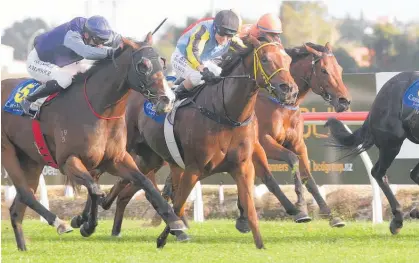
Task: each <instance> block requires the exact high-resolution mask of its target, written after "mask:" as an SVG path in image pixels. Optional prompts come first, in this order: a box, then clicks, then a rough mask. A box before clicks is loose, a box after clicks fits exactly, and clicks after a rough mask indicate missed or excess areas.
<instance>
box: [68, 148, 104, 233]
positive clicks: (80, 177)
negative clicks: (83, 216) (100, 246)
mask: <svg viewBox="0 0 419 263" xmlns="http://www.w3.org/2000/svg"><path fill="white" fill-rule="evenodd" d="M63 170H64V173H65V174H66V175H67V176H69V177H70V179H72V180H74V181H75V182H76V183H78V184H81V185H84V186H85V187H86V188H87V192H88V194H89V199H90V211H89V217H88V220H87V222H84V223H83V225H82V226H81V227H80V233H81V235H82V236H84V237H88V236H90V235H92V234H93V233H94V232H95V229H96V226H97V214H98V205H99V197H101V196H103V192H102V191H101V190H100V188H99V185H98V184H97V183H96V182H95V180H94V178H93V177H92V176H91V174H90V173H89V171H87V169H86V167H85V166H84V164H83V162H82V161H81V160H80V159H79V158H78V157H76V156H74V155H71V156H69V157H68V158H67V160H66V162H65V164H64V166H63ZM87 204H89V201H87V202H86V205H87ZM86 208H87V207H86Z"/></svg>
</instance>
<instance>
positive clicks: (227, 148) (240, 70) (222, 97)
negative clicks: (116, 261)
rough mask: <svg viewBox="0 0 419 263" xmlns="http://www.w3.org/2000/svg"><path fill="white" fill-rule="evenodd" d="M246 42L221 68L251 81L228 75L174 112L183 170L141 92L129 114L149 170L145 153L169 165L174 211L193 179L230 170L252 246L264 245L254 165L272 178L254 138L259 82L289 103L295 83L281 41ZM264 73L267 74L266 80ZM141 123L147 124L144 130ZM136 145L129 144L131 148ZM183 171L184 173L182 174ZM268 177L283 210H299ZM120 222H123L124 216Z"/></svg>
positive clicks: (117, 188) (119, 186)
mask: <svg viewBox="0 0 419 263" xmlns="http://www.w3.org/2000/svg"><path fill="white" fill-rule="evenodd" d="M248 40H249V41H250V42H251V43H252V47H251V49H250V50H249V51H247V52H245V54H244V55H238V56H236V58H235V59H233V60H232V62H231V63H230V64H229V65H228V66H226V67H224V68H223V72H224V74H223V75H225V76H228V75H233V76H234V75H243V74H249V75H251V76H252V78H253V79H255V81H250V80H248V79H243V78H226V79H224V80H223V82H221V83H218V84H216V85H211V86H209V87H206V88H204V89H202V90H201V91H200V93H199V94H198V95H197V96H196V99H195V102H194V103H192V104H191V105H190V106H187V107H183V108H180V109H179V110H178V115H176V121H175V124H174V131H175V136H176V139H177V142H178V145H179V146H180V148H181V152H182V153H183V155H182V156H183V159H184V163H185V167H186V168H185V170H184V172H183V169H182V168H180V167H179V166H177V164H176V163H175V162H174V160H173V159H172V157H171V155H170V153H169V151H168V148H167V146H166V143H165V142H164V134H163V128H162V124H159V123H157V122H154V121H153V120H150V119H149V118H148V117H147V116H145V114H144V112H143V111H142V108H141V105H142V103H143V101H144V99H140V98H139V97H141V96H136V97H138V98H134V99H133V100H132V102H133V103H134V105H133V112H135V113H133V115H134V116H135V114H136V116H138V121H136V122H135V123H136V126H137V127H133V130H135V129H137V130H138V128H140V130H139V131H138V132H137V133H138V135H134V137H136V138H135V139H134V140H135V141H134V144H136V145H137V146H138V145H141V144H146V145H148V147H149V149H150V151H146V148H141V151H144V152H143V153H142V156H143V157H144V158H143V159H142V160H143V161H145V162H147V161H148V162H149V163H147V167H148V168H151V165H150V164H151V163H150V162H152V159H149V158H148V156H150V157H151V158H153V157H152V156H153V155H150V154H151V152H152V151H154V152H156V153H157V154H158V155H160V156H161V157H162V158H163V159H164V160H166V161H168V162H169V163H170V165H171V170H172V173H171V175H172V179H173V185H174V189H176V196H175V197H174V199H173V200H174V209H175V211H176V213H177V214H178V215H179V216H183V214H184V204H185V201H186V198H187V197H188V195H189V193H190V191H191V190H192V188H193V186H194V185H195V183H196V182H197V180H200V179H203V178H205V177H207V176H209V175H211V174H214V173H219V172H228V173H230V174H231V175H232V176H233V178H234V179H235V180H236V183H237V187H238V192H239V198H240V201H241V203H242V204H243V206H244V211H245V212H246V213H247V216H248V218H249V222H250V227H251V229H252V232H253V237H254V241H255V244H256V247H257V248H262V247H263V242H262V239H261V236H260V232H259V228H258V220H257V216H256V211H255V207H254V203H253V184H254V174H255V168H257V169H258V170H263V174H265V177H270V178H273V177H272V174H271V173H270V171H269V167H268V163H267V159H266V156H265V153H264V150H263V148H262V147H261V145H260V144H259V142H258V140H257V122H256V118H255V117H254V106H255V103H256V97H257V94H258V91H259V87H261V86H262V87H266V88H270V89H272V88H275V90H281V89H286V90H288V92H290V94H292V95H291V96H280V97H282V98H285V101H284V102H285V103H288V104H290V103H295V99H296V96H297V86H296V85H295V83H294V80H293V78H292V77H291V75H290V74H289V71H288V68H289V65H290V62H291V60H290V57H289V56H288V55H287V54H286V53H285V52H284V49H283V47H282V45H281V44H278V43H264V44H261V42H259V41H258V40H257V39H255V38H253V37H249V38H248ZM253 47H254V49H253ZM252 50H254V53H253V54H254V56H253V57H252V56H250V55H249V54H250V52H251V51H252ZM259 58H260V59H259ZM254 69H255V70H254ZM227 72H228V73H227ZM264 76H265V77H264ZM266 76H270V77H268V78H266ZM287 83H289V84H287ZM284 84H285V85H284ZM284 86H285V87H284ZM227 87H228V88H227ZM197 105H199V106H197ZM201 107H202V108H203V107H204V108H207V109H213V110H212V111H214V112H215V114H214V115H217V116H218V117H215V118H214V117H208V115H204V114H201V113H200V112H199V111H197V109H201V112H204V111H202V108H201ZM138 110H139V111H138ZM224 116H225V117H224ZM214 120H218V122H220V120H222V121H223V122H224V124H220V123H217V121H214ZM232 120H237V121H232ZM228 123H229V124H228ZM144 124H146V125H149V127H147V128H144V127H143V125H144ZM161 140H163V141H161ZM142 146H143V145H141V147H142ZM136 149H137V148H133V150H134V151H136ZM138 149H139V148H138ZM136 153H137V154H138V153H139V152H136ZM140 154H141V153H140ZM138 164H139V165H140V167H144V165H143V164H141V163H138ZM155 165H156V166H158V167H160V166H161V165H162V160H157V162H156V163H155ZM254 167H255V168H254ZM149 170H150V169H149ZM181 174H182V176H180V175H181ZM266 180H267V181H272V182H273V185H274V186H273V187H275V188H276V189H275V191H276V193H277V195H278V196H280V198H281V202H282V203H283V205H284V207H286V209H287V211H289V213H291V214H298V213H299V211H298V210H297V209H296V207H295V206H294V205H293V204H292V203H291V202H290V201H289V200H288V199H287V198H286V196H285V195H284V194H283V193H282V191H281V189H280V188H279V186H278V184H277V183H275V182H274V180H271V179H266ZM126 183H127V181H121V182H119V184H116V185H115V186H114V188H113V189H112V191H111V193H110V195H109V196H107V197H106V198H105V199H104V202H103V203H102V206H104V208H107V203H108V201H111V199H112V198H114V194H115V193H116V195H117V192H119V191H120V190H121V189H122V188H123V187H124V186H125V184H126ZM125 189H127V190H131V191H132V193H135V192H136V191H137V190H138V189H139V188H137V187H132V188H131V187H127V188H125ZM129 197H131V195H130V196H129ZM120 220H122V216H121V218H120ZM176 232H177V231H176ZM168 233H169V229H168V228H166V229H165V231H164V233H162V235H161V237H160V238H159V240H158V246H159V247H162V246H164V244H165V242H166V238H167V235H168ZM179 234H180V233H179Z"/></svg>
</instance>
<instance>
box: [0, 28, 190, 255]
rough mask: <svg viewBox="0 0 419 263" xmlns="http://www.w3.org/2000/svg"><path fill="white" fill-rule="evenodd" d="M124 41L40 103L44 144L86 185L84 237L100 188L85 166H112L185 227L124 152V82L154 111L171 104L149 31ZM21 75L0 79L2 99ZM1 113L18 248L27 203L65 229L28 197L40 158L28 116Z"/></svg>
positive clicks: (21, 242)
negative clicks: (113, 53)
mask: <svg viewBox="0 0 419 263" xmlns="http://www.w3.org/2000/svg"><path fill="white" fill-rule="evenodd" d="M123 43H124V48H123V49H122V50H121V51H120V53H119V55H118V56H117V57H116V58H113V59H112V60H105V61H100V62H97V63H95V65H93V67H92V68H91V69H89V70H88V71H87V72H85V73H81V74H78V75H77V76H76V78H75V81H74V83H73V85H72V87H71V88H70V89H67V90H65V91H63V92H62V93H60V94H59V95H58V96H57V97H56V98H55V99H54V100H52V101H51V102H50V104H48V105H47V106H44V107H43V108H42V112H41V114H40V117H39V122H40V125H41V129H42V132H43V134H44V137H45V138H46V143H47V146H48V148H49V150H50V152H51V156H52V157H53V158H54V159H55V160H54V161H55V162H56V164H57V166H58V167H59V169H60V171H61V172H62V173H63V174H65V175H67V176H68V178H69V179H70V180H72V182H74V183H77V184H81V185H84V186H85V187H86V188H87V190H88V193H89V198H90V200H91V209H90V216H89V218H88V221H87V222H85V223H84V225H83V226H82V228H81V229H80V232H81V234H82V235H83V236H89V235H91V234H92V233H93V232H94V230H95V227H96V225H97V202H98V197H99V196H101V195H103V193H102V192H101V191H100V189H99V186H98V185H97V184H96V183H95V182H94V180H93V178H92V176H91V175H90V173H89V170H93V169H98V170H100V171H108V172H111V173H112V174H115V175H118V176H121V177H122V178H124V179H126V180H129V181H131V182H133V184H135V185H137V187H141V188H143V189H145V191H146V192H147V193H148V195H149V196H150V198H151V203H152V204H153V206H154V207H155V209H156V210H157V211H158V213H159V214H160V215H161V216H162V218H163V219H164V220H165V221H167V222H168V223H169V226H170V228H173V229H184V224H183V222H182V221H181V220H179V218H178V217H177V216H176V215H175V214H174V212H173V210H172V208H171V207H170V206H169V205H168V203H167V202H166V201H165V200H164V199H163V198H162V196H161V195H160V193H159V192H158V191H156V189H155V188H154V186H153V184H152V183H151V182H150V180H148V179H147V178H146V177H145V176H144V175H143V174H142V173H141V172H140V171H139V170H138V167H137V166H136V165H135V162H134V160H133V159H132V157H131V155H130V154H128V153H127V152H126V124H125V118H124V117H125V110H126V104H127V100H128V94H129V91H130V89H131V88H133V89H134V90H136V91H139V92H141V93H142V94H144V95H145V96H147V97H148V98H149V99H151V100H152V101H153V102H154V103H156V105H157V108H158V110H159V111H160V112H163V111H164V112H167V111H169V110H171V108H172V104H173V101H174V94H173V93H172V91H171V90H170V88H169V87H168V83H167V81H166V79H165V78H164V75H163V72H162V67H161V64H160V61H159V55H158V54H157V53H156V51H155V50H154V49H153V48H152V47H151V43H152V35H151V33H150V34H148V35H147V38H146V41H145V42H144V43H134V42H133V41H131V40H128V39H123ZM111 62H113V63H111ZM22 81H23V79H6V80H4V81H2V103H3V104H4V103H5V101H6V99H7V98H8V96H9V94H11V92H12V90H13V88H14V87H16V86H17V84H19V83H20V82H22ZM1 114H2V115H1V116H2V133H1V136H2V141H1V146H2V165H3V166H4V167H5V169H6V170H7V172H8V174H9V176H10V178H11V180H12V181H13V184H14V185H15V187H16V191H17V195H16V198H15V200H14V202H13V204H12V206H11V207H10V216H11V223H12V226H13V230H14V233H15V237H16V242H17V246H18V249H19V250H26V245H25V240H24V237H23V231H22V219H23V215H24V212H25V209H26V206H29V207H30V208H32V209H33V210H34V211H36V212H37V213H38V214H40V215H41V216H42V217H44V218H45V219H46V220H47V222H48V223H49V224H50V225H53V226H55V227H56V228H57V231H58V233H59V234H62V233H65V232H69V231H71V230H72V229H71V228H70V227H69V226H68V224H67V223H65V222H64V221H62V220H60V219H59V218H58V217H57V216H56V215H55V214H53V213H51V212H50V211H48V210H47V209H46V208H45V207H44V206H42V205H41V204H40V203H39V202H38V201H37V200H36V199H35V196H34V192H35V191H36V189H37V186H38V181H39V175H40V173H41V170H42V168H43V167H44V165H45V162H44V159H43V157H42V156H41V155H40V154H39V152H38V149H37V147H36V146H35V145H34V141H33V138H32V120H30V119H29V118H24V117H21V116H16V115H14V114H10V113H7V112H5V111H2V113H1Z"/></svg>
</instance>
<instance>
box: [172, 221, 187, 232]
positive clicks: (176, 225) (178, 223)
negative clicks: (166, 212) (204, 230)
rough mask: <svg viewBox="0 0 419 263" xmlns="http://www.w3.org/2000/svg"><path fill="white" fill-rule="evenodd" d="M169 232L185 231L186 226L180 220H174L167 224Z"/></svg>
mask: <svg viewBox="0 0 419 263" xmlns="http://www.w3.org/2000/svg"><path fill="white" fill-rule="evenodd" d="M169 228H170V230H186V229H187V228H186V226H185V224H184V223H183V221H182V220H180V219H179V220H176V221H173V222H170V223H169Z"/></svg>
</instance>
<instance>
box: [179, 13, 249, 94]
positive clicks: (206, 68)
mask: <svg viewBox="0 0 419 263" xmlns="http://www.w3.org/2000/svg"><path fill="white" fill-rule="evenodd" d="M240 26H241V19H240V17H239V15H238V14H236V13H235V12H234V11H232V10H222V11H220V12H218V13H217V14H216V16H215V18H213V19H212V18H207V19H201V20H199V21H198V22H197V23H196V24H192V25H191V26H189V27H188V28H187V29H186V30H185V31H184V33H183V34H182V36H181V37H180V39H179V40H178V42H177V45H176V50H175V51H174V52H173V54H172V57H171V63H172V65H173V69H174V71H175V72H176V75H177V77H178V78H179V77H182V78H184V79H185V80H184V81H183V82H182V83H181V84H180V85H179V86H177V87H176V89H175V93H176V94H177V95H179V94H180V93H186V94H187V93H188V92H189V90H191V89H192V88H194V87H196V86H198V85H199V84H202V83H204V81H205V82H211V81H213V80H214V79H215V78H216V75H219V74H220V73H221V68H220V67H219V66H218V64H219V63H220V62H221V56H222V55H224V53H226V52H227V51H228V49H229V47H230V45H231V46H234V47H236V48H245V46H244V44H243V42H242V41H241V40H240V39H239V38H238V37H237V36H236V34H237V32H238V30H239V28H240Z"/></svg>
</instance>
